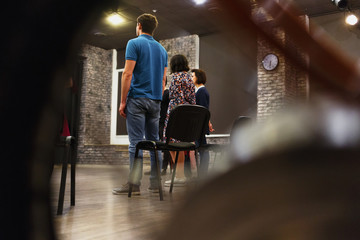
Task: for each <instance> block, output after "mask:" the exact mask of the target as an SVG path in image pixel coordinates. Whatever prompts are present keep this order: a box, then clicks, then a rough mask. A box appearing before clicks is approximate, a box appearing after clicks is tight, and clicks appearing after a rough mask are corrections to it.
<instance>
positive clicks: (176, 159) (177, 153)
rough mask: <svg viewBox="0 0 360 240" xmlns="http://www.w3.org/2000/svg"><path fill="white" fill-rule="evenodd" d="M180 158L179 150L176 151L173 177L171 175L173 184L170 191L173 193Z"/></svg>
mask: <svg viewBox="0 0 360 240" xmlns="http://www.w3.org/2000/svg"><path fill="white" fill-rule="evenodd" d="M178 158H179V151H177V152H176V157H175V163H174V168H173V173H172V177H171V184H170V191H169V192H170V193H172V190H173V186H174V179H175V173H176V166H177V162H178Z"/></svg>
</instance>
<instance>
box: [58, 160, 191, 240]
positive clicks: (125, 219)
mask: <svg viewBox="0 0 360 240" xmlns="http://www.w3.org/2000/svg"><path fill="white" fill-rule="evenodd" d="M128 169H129V167H128V166H103V165H101V166H99V165H78V166H77V169H76V171H77V172H76V205H75V206H73V207H70V172H69V173H68V178H67V182H66V191H65V201H64V211H63V215H60V216H57V215H56V210H57V201H58V194H59V184H60V176H61V167H60V166H55V168H54V172H53V175H52V179H51V180H52V181H51V182H52V185H51V186H52V194H51V201H52V213H53V215H54V223H55V229H56V232H57V236H58V239H60V240H71V239H76V240H79V239H83V240H86V239H97V240H100V239H106V240H109V239H110V240H111V239H153V238H154V236H155V235H156V234H157V233H158V232H159V231H162V230H163V228H164V226H165V222H166V220H167V219H169V218H170V217H171V214H172V211H173V210H174V208H176V207H177V206H179V204H181V202H182V200H183V199H184V196H186V194H188V193H189V192H190V191H191V188H186V187H177V188H174V192H173V193H172V194H169V192H168V190H169V188H165V190H166V192H165V193H164V201H160V200H159V195H158V194H154V193H149V192H148V191H147V188H148V186H149V177H148V176H144V177H143V180H142V185H141V195H140V196H133V197H132V198H128V197H127V195H113V194H112V192H111V190H112V189H113V188H114V187H119V186H120V185H121V184H123V183H125V182H126V179H127V175H128V171H129V170H128ZM148 169H149V166H144V171H146V170H148ZM168 179H170V175H169V174H168V175H167V176H164V177H163V181H165V180H168Z"/></svg>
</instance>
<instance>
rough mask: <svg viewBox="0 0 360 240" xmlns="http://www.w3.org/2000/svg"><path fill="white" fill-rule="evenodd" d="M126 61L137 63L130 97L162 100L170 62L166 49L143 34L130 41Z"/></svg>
mask: <svg viewBox="0 0 360 240" xmlns="http://www.w3.org/2000/svg"><path fill="white" fill-rule="evenodd" d="M125 59H126V60H133V61H136V64H135V68H134V71H133V76H132V79H131V85H130V90H129V93H128V96H129V97H133V98H149V99H153V100H161V99H162V80H163V75H164V68H165V67H167V62H168V55H167V52H166V50H165V48H164V47H163V46H161V44H160V43H158V42H157V41H156V40H155V39H154V38H153V37H152V36H150V35H146V34H142V35H140V36H138V37H137V38H134V39H131V40H129V42H128V43H127V46H126V53H125Z"/></svg>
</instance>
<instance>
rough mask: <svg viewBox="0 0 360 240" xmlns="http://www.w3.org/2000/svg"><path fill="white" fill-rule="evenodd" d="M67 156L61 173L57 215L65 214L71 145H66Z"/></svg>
mask: <svg viewBox="0 0 360 240" xmlns="http://www.w3.org/2000/svg"><path fill="white" fill-rule="evenodd" d="M65 149H66V151H65V156H64V158H63V165H62V171H61V182H60V191H59V201H58V209H57V215H61V214H62V213H63V207H64V195H65V185H66V174H67V167H68V166H67V165H68V155H69V145H67V144H66V145H65Z"/></svg>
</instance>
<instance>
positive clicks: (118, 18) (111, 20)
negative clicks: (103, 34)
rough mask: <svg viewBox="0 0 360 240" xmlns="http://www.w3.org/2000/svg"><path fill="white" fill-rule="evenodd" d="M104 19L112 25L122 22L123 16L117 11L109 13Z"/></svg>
mask: <svg viewBox="0 0 360 240" xmlns="http://www.w3.org/2000/svg"><path fill="white" fill-rule="evenodd" d="M106 20H107V21H108V22H109V23H111V24H112V25H115V26H116V25H119V24H120V23H122V22H124V18H122V17H121V16H120V15H119V14H118V13H112V14H110V15H109V16H108V17H107V18H106Z"/></svg>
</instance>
